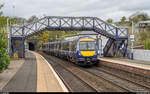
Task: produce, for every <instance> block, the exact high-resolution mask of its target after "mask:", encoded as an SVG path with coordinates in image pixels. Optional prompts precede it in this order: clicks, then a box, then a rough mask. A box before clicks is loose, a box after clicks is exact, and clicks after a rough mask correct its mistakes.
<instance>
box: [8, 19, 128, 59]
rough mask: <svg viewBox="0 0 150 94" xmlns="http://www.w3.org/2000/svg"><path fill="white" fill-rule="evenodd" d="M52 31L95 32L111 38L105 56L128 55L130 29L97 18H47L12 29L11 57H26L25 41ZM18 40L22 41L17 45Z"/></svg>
mask: <svg viewBox="0 0 150 94" xmlns="http://www.w3.org/2000/svg"><path fill="white" fill-rule="evenodd" d="M45 30H51V31H56V30H57V31H58V30H64V31H72V30H73V31H77V30H79V31H82V30H84V31H90V30H92V31H94V32H96V33H99V34H101V35H103V36H106V37H107V38H109V40H108V41H107V44H106V45H105V47H104V49H103V55H104V56H110V55H111V56H117V55H118V54H122V55H123V56H125V55H126V52H127V46H128V28H120V27H117V26H114V25H112V24H109V23H107V22H105V21H103V20H101V19H99V18H97V17H62V16H47V17H44V18H41V19H39V20H38V21H35V22H32V23H29V24H23V25H17V26H16V25H15V26H11V27H10V51H9V52H10V55H11V56H13V54H14V53H16V52H18V53H19V57H22V58H23V57H24V41H25V39H27V38H28V37H31V36H33V35H36V34H37V33H39V32H42V31H45ZM16 40H20V41H19V43H18V44H16Z"/></svg>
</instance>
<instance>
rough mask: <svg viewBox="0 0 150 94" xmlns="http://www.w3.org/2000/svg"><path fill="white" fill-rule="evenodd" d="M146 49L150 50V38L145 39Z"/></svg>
mask: <svg viewBox="0 0 150 94" xmlns="http://www.w3.org/2000/svg"><path fill="white" fill-rule="evenodd" d="M144 49H146V50H150V39H146V40H145V43H144Z"/></svg>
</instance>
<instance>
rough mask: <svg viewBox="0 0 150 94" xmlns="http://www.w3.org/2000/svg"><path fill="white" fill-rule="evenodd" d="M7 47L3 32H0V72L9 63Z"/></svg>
mask: <svg viewBox="0 0 150 94" xmlns="http://www.w3.org/2000/svg"><path fill="white" fill-rule="evenodd" d="M7 48H8V45H7V38H6V36H5V34H4V33H0V72H2V71H3V70H4V69H6V68H7V67H8V65H9V64H10V58H9V56H8V51H7Z"/></svg>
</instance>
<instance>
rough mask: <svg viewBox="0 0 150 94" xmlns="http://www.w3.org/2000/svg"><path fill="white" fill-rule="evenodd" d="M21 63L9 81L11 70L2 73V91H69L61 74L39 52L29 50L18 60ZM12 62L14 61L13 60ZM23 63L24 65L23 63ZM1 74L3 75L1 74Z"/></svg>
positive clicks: (0, 81)
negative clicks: (60, 76)
mask: <svg viewBox="0 0 150 94" xmlns="http://www.w3.org/2000/svg"><path fill="white" fill-rule="evenodd" d="M16 61H17V62H13V63H20V64H19V65H18V67H19V68H17V69H18V70H15V71H14V72H13V74H14V75H12V76H10V77H9V79H7V81H6V80H5V78H7V75H9V74H10V73H9V72H5V73H4V74H3V75H2V78H1V79H4V80H0V83H3V84H2V85H1V86H3V87H2V88H1V90H0V91H2V92H68V89H67V88H66V87H65V85H64V84H63V82H62V81H61V79H60V78H59V76H58V75H57V74H56V72H55V71H54V69H53V68H52V67H51V65H50V64H49V63H48V62H47V61H46V60H45V59H44V58H43V57H42V56H41V55H40V54H38V53H36V52H31V51H28V52H26V58H25V59H24V60H20V61H19V60H16ZM11 63H12V62H11ZM21 64H22V65H21ZM14 65H17V64H14ZM0 76H1V75H0Z"/></svg>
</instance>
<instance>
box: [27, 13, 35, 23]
mask: <svg viewBox="0 0 150 94" xmlns="http://www.w3.org/2000/svg"><path fill="white" fill-rule="evenodd" d="M37 20H38V17H36V16H35V15H33V16H31V17H30V18H29V19H28V20H27V23H31V22H34V21H37Z"/></svg>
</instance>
